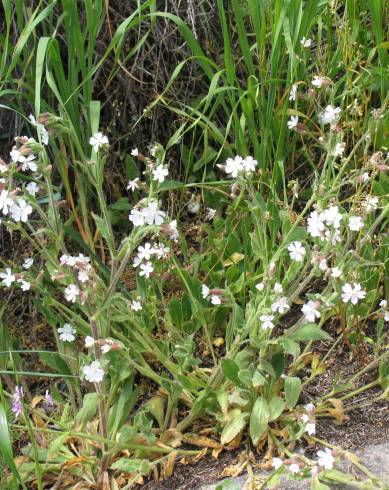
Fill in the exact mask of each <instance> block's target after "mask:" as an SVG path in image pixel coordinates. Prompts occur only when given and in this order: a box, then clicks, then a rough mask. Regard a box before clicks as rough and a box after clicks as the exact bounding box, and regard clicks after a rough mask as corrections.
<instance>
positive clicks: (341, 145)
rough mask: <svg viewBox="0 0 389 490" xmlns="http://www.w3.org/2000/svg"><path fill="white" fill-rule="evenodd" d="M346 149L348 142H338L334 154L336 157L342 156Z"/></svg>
mask: <svg viewBox="0 0 389 490" xmlns="http://www.w3.org/2000/svg"><path fill="white" fill-rule="evenodd" d="M345 149H346V143H336V145H335V148H334V150H333V153H332V154H333V156H334V157H335V158H337V157H341V156H342V155H343V153H344V151H345Z"/></svg>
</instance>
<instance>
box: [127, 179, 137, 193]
mask: <svg viewBox="0 0 389 490" xmlns="http://www.w3.org/2000/svg"><path fill="white" fill-rule="evenodd" d="M138 182H139V177H137V178H136V179H134V180H129V181H128V183H127V190H128V191H132V192H134V191H136V190H137V189H139V184H138Z"/></svg>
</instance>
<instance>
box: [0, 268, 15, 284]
mask: <svg viewBox="0 0 389 490" xmlns="http://www.w3.org/2000/svg"><path fill="white" fill-rule="evenodd" d="M0 278H1V279H3V282H2V284H4V286H6V287H7V288H9V287H10V286H11V284H12V283H13V282H15V281H16V277H15V275H14V274H13V273H12V270H11V268H10V267H6V268H5V272H0Z"/></svg>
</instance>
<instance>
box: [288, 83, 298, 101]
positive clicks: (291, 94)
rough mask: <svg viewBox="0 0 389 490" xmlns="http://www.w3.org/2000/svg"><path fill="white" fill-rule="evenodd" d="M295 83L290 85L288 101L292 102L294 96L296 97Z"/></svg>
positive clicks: (294, 98)
mask: <svg viewBox="0 0 389 490" xmlns="http://www.w3.org/2000/svg"><path fill="white" fill-rule="evenodd" d="M297 87H298V85H297V83H294V84H293V85H292V88H291V89H290V92H289V100H290V101H292V100H296V95H297Z"/></svg>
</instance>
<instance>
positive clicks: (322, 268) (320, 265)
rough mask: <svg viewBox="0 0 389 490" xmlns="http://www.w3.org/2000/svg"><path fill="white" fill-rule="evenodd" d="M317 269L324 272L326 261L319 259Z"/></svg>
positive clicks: (326, 267) (326, 266)
mask: <svg viewBox="0 0 389 490" xmlns="http://www.w3.org/2000/svg"><path fill="white" fill-rule="evenodd" d="M319 269H320V270H321V271H323V272H325V271H326V270H327V269H328V265H327V260H326V259H325V258H322V259H320V261H319Z"/></svg>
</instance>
